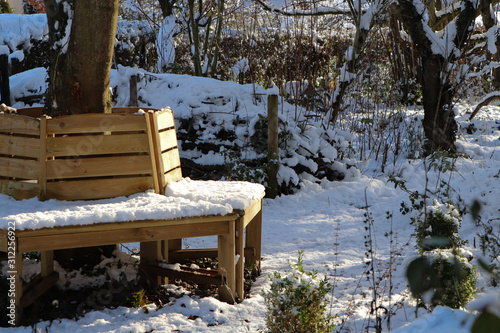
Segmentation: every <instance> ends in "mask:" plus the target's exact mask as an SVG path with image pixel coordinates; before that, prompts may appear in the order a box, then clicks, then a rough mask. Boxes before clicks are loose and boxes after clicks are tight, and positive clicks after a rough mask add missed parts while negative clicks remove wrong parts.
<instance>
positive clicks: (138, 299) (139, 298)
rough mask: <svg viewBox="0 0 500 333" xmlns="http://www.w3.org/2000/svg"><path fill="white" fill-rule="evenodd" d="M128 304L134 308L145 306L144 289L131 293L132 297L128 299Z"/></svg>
mask: <svg viewBox="0 0 500 333" xmlns="http://www.w3.org/2000/svg"><path fill="white" fill-rule="evenodd" d="M128 300H129V301H130V304H131V305H132V306H133V307H135V308H141V307H144V306H146V292H145V291H144V289H141V290H139V291H136V292H135V293H132V299H128Z"/></svg>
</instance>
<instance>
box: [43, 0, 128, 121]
mask: <svg viewBox="0 0 500 333" xmlns="http://www.w3.org/2000/svg"><path fill="white" fill-rule="evenodd" d="M65 5H69V7H70V8H71V9H72V13H71V12H69V13H68V11H65V8H68V7H67V6H65ZM118 7H119V2H118V0H109V1H98V0H87V1H81V0H80V1H74V0H69V1H67V2H57V1H56V0H47V1H46V11H47V20H48V24H49V38H50V39H51V42H52V45H57V46H58V47H57V48H56V50H55V51H54V53H55V54H54V55H53V56H52V59H51V64H50V70H49V80H50V84H49V91H48V95H47V98H46V107H47V109H48V110H47V112H48V114H49V115H51V116H58V115H64V114H79V113H106V112H108V113H109V112H111V95H110V91H109V87H110V85H109V76H110V72H111V63H112V59H113V50H114V43H115V36H116V25H117V20H118ZM68 16H69V17H70V18H71V17H72V24H71V26H70V27H69V29H67V23H66V21H67V18H68ZM69 30H70V31H71V32H70V35H69V39H68V38H66V33H67V31H69Z"/></svg>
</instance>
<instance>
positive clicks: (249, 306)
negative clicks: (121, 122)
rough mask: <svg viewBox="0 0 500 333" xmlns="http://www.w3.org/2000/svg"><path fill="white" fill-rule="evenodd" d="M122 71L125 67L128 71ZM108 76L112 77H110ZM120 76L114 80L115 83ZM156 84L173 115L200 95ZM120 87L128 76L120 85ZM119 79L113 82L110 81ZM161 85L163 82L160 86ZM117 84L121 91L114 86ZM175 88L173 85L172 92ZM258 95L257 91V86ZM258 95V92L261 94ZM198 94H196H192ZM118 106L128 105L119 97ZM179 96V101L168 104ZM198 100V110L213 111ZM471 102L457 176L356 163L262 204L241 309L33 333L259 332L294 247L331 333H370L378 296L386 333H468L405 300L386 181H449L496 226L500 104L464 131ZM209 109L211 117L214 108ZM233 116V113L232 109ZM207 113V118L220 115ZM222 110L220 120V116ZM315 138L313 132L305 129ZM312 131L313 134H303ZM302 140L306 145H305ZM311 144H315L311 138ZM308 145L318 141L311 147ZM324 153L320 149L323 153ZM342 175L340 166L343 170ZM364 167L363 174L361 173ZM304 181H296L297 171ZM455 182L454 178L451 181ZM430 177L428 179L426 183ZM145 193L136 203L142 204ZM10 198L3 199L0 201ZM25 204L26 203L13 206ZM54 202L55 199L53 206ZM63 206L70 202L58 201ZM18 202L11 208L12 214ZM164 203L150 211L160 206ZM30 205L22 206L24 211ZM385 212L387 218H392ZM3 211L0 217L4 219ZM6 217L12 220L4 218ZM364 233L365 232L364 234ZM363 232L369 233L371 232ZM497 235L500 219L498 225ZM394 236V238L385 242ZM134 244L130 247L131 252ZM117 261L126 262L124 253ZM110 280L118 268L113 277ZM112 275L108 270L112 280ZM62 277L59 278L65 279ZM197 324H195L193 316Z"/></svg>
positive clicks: (175, 308) (115, 319) (443, 313)
mask: <svg viewBox="0 0 500 333" xmlns="http://www.w3.org/2000/svg"><path fill="white" fill-rule="evenodd" d="M124 70H125V69H124ZM44 75H45V74H44V71H43V70H35V71H33V72H32V77H31V78H29V80H23V82H20V81H15V80H14V82H13V83H14V84H13V91H14V92H15V94H19V91H20V90H24V91H27V89H28V88H26V87H30V89H32V90H36V91H40V90H43V88H42V87H41V86H43V84H44V83H43V82H44V81H45V77H44ZM112 79H113V78H112ZM114 79H115V80H116V79H119V77H115V78H114ZM162 80H163V81H161V82H163V83H161V84H160V83H158V84H157V83H155V81H151V82H150V83H148V84H145V86H144V87H143V88H142V92H141V94H142V96H144V99H145V100H147V101H150V102H153V103H155V102H156V103H157V104H153V105H151V107H162V106H165V104H166V103H167V105H168V100H167V99H166V97H165V91H166V88H165V82H167V81H168V82H169V84H170V85H171V86H175V84H176V82H175V81H176V80H178V81H179V82H178V83H177V84H179V85H180V87H181V88H183V87H184V88H183V89H178V90H177V91H176V92H175V94H176V95H175V96H174V95H173V93H172V94H171V95H169V97H168V98H171V101H174V102H175V105H172V106H173V107H174V112H176V111H177V112H178V114H177V116H179V114H180V115H184V114H185V113H186V112H187V108H186V107H185V105H184V104H183V102H182V101H194V102H195V103H197V102H196V101H195V100H196V98H198V97H197V95H196V94H195V93H194V92H193V91H192V90H190V89H188V88H189V87H188V86H187V85H186V86H184V85H183V83H182V80H193V81H195V79H193V78H188V77H186V76H174V75H173V76H168V75H165V76H163V77H162ZM199 80H200V87H203V89H206V91H204V94H203V95H199V96H200V97H199V98H206V97H207V96H209V95H210V94H211V96H220V95H224V94H227V92H228V91H231V94H246V95H245V96H240V97H239V100H240V101H247V100H250V99H251V97H249V96H252V91H251V89H249V86H245V87H243V88H241V89H240V88H238V89H236V87H237V85H236V84H234V83H227V82H219V81H216V80H209V79H199ZM124 81H125V82H124V83H123V87H124V86H125V84H126V82H127V80H124ZM115 82H116V81H115ZM158 82H160V81H158ZM121 87H122V86H121V85H118V88H119V89H120V88H121ZM178 87H179V86H178ZM260 89H262V88H260ZM262 91H263V92H264V90H263V89H262ZM196 93H197V94H198V93H199V91H197V92H196ZM120 96H121V97H120V98H122V99H123V101H122V102H123V103H126V102H127V100H126V98H125V97H124V95H123V94H122V95H120ZM148 96H149V98H147V97H148ZM174 97H175V99H174ZM204 105H205V106H203V104H202V103H200V108H203V107H206V108H208V107H209V106H206V105H212V106H213V105H214V104H204ZM16 106H17V107H19V106H20V105H16ZM257 106H258V105H256V104H252V103H249V104H248V105H245V106H244V107H242V109H241V110H242V111H241V112H243V113H244V112H250V111H251V112H254V111H253V110H254V108H256V107H257ZM473 107H474V106H473V105H460V106H459V108H458V113H459V115H458V117H457V119H458V121H459V122H460V125H461V130H460V132H459V141H458V143H457V146H458V147H459V150H460V151H461V152H464V153H466V154H468V155H469V156H470V157H471V158H461V159H458V160H457V161H456V171H454V172H453V173H452V174H451V176H450V173H449V172H447V173H444V174H443V173H439V172H438V171H437V170H434V169H432V168H431V169H430V170H427V171H426V169H429V168H426V166H429V161H426V162H425V163H424V161H423V160H421V159H418V160H405V159H400V160H399V162H398V163H397V164H396V165H395V166H393V167H390V168H388V167H387V168H385V172H380V167H379V166H378V165H377V162H375V161H365V162H363V163H359V164H358V166H359V169H355V168H351V169H349V170H350V171H349V172H346V177H345V179H344V180H343V181H335V182H332V181H327V180H322V181H315V179H313V178H312V177H310V176H307V177H303V178H302V179H301V183H300V184H301V185H300V187H301V188H300V190H298V191H297V193H296V194H294V195H289V196H281V197H278V198H276V199H274V200H270V199H265V201H264V215H263V240H262V245H263V253H262V256H263V258H262V259H263V260H262V273H263V274H262V275H261V276H260V277H259V278H258V279H257V281H256V282H255V283H254V284H253V286H252V290H251V297H250V298H248V299H245V300H244V301H243V302H242V303H240V304H237V305H228V304H225V303H221V302H219V301H218V300H216V299H215V298H212V297H206V298H198V297H195V296H189V295H184V296H182V297H180V298H177V299H174V300H172V302H170V303H169V304H167V305H165V306H164V307H162V308H156V307H155V306H153V305H148V306H147V309H148V311H145V310H144V309H142V308H125V307H120V308H117V309H105V310H102V311H93V312H90V313H87V314H86V315H85V316H84V317H83V318H80V319H78V320H68V319H63V320H60V321H59V320H57V321H54V322H42V323H39V324H38V325H37V327H36V330H41V331H45V330H46V328H47V330H48V331H49V332H61V333H62V332H138V333H139V332H151V331H154V332H257V331H259V330H265V312H266V307H265V302H264V298H263V295H262V290H266V289H268V288H269V286H270V280H269V277H268V274H270V273H272V272H274V271H281V272H283V271H285V270H287V269H288V262H289V261H291V262H295V261H296V259H297V257H298V251H299V250H303V251H304V267H305V268H306V269H309V270H310V269H315V270H317V271H318V272H319V274H320V275H321V276H327V277H328V279H329V281H330V282H331V283H332V284H333V285H334V290H333V293H332V294H331V295H329V301H330V304H331V305H330V307H329V310H330V311H331V314H332V315H338V317H337V319H336V320H335V321H336V323H337V327H336V329H340V328H341V329H342V330H343V331H344V332H365V331H370V332H371V331H373V329H367V328H366V327H368V326H373V324H374V322H373V320H374V316H373V314H370V309H371V306H372V304H373V301H374V295H377V302H379V303H377V304H376V305H381V306H383V307H385V308H386V309H388V310H390V313H392V315H391V318H390V327H389V325H388V324H389V320H388V317H387V316H383V318H384V331H389V330H394V331H396V332H399V333H410V332H454V333H462V332H468V330H469V328H470V324H471V322H472V319H473V316H474V314H472V313H470V312H467V311H466V310H450V309H448V308H443V307H438V308H436V309H435V310H434V312H433V313H432V314H427V313H425V311H424V310H422V309H421V310H419V313H418V318H416V316H415V307H414V305H415V303H414V301H413V300H412V299H411V297H410V296H409V293H408V290H407V288H406V280H405V267H406V264H407V263H408V262H409V261H410V260H411V259H412V258H414V257H415V256H417V251H416V249H415V238H414V236H413V233H414V227H413V226H412V225H410V217H409V216H408V215H402V214H401V213H400V205H401V203H402V202H403V201H405V202H407V203H408V202H409V199H408V194H407V193H406V192H404V191H402V190H400V189H399V188H395V186H394V184H393V183H391V182H388V178H389V176H391V175H394V176H398V177H399V178H400V179H402V180H404V181H406V186H407V188H408V189H409V190H411V191H419V192H421V193H422V192H423V190H424V187H425V184H426V182H427V184H428V187H429V189H430V190H432V191H434V190H436V187H439V184H440V181H441V180H444V181H446V182H449V183H450V185H451V187H452V188H453V191H452V192H451V198H452V199H454V200H457V199H460V200H461V202H462V203H463V204H462V206H463V207H462V208H464V207H465V206H467V205H470V204H472V202H473V201H474V200H479V201H480V202H481V203H482V211H481V218H482V220H483V221H484V222H486V221H489V220H492V222H495V221H496V222H498V220H495V219H498V218H499V217H500V211H499V208H500V205H499V203H500V178H499V177H500V107H496V106H489V107H485V108H483V109H482V110H481V112H480V113H479V115H478V116H477V117H476V118H475V119H474V120H473V122H472V123H474V127H475V130H473V129H471V128H470V130H469V132H470V133H471V134H468V133H467V131H466V130H465V128H466V127H468V126H469V123H468V122H467V121H466V119H467V118H468V115H467V114H466V111H467V110H468V109H473ZM207 112H209V113H210V110H208V111H207ZM228 112H229V111H228ZM217 114H218V113H216V112H211V116H212V117H217ZM226 116H227V112H226V113H220V117H226ZM310 132H311V131H310ZM309 134H310V133H309ZM304 141H307V140H305V139H304ZM310 141H311V140H310ZM310 144H311V145H313V144H314V142H312V141H311V142H310ZM325 149H326V148H325ZM343 170H344V171H346V169H343ZM357 170H360V171H361V172H359V171H357ZM299 176H300V175H299ZM450 177H451V178H450ZM426 178H427V181H426ZM145 197H146V196H143V197H141V200H142V199H144V198H145ZM0 199H2V200H8V199H6V198H5V197H3V198H0ZM16 205H20V206H22V205H23V203H22V202H18V203H16ZM25 205H27V206H28V205H29V206H30V207H25V208H29V209H31V210H32V209H33V207H34V205H33V204H32V201H26V203H25ZM51 205H56V206H57V202H51ZM60 205H61V208H64V206H66V205H67V203H61V204H60ZM13 207H14V206H9V209H12V208H13ZM158 208H160V209H161V207H156V209H158ZM29 209H28V210H29ZM367 213H371V217H372V219H373V223H372V224H367V223H366V220H367V219H366V217H365V214H367ZM388 213H389V214H390V215H392V217H388ZM6 214H7V213H6V212H4V211H2V212H0V217H3V218H5V217H6ZM8 214H12V212H9V213H8ZM368 227H369V228H368ZM367 228H368V230H367ZM495 230H497V231H498V223H497V224H496V225H495ZM482 231H483V230H481V229H478V228H477V227H476V226H475V223H474V222H473V221H472V219H471V217H470V214H465V216H464V219H463V222H462V226H461V229H460V234H461V236H462V237H463V238H464V239H465V240H468V244H467V245H466V246H465V247H466V249H467V250H469V251H471V252H472V253H473V254H474V257H475V259H474V261H473V263H474V264H476V265H477V258H478V257H480V256H481V251H480V249H479V248H478V247H479V245H478V244H479V239H478V237H477V236H476V233H477V232H482ZM369 232H371V237H372V238H371V239H372V241H373V244H374V256H375V261H374V265H375V269H374V275H375V278H376V279H377V278H378V277H381V283H380V284H378V285H376V286H375V287H374V284H373V281H372V277H371V276H368V275H366V272H367V267H366V265H365V258H366V257H365V254H366V251H367V248H366V247H365V241H366V240H367V238H366V237H368V236H369ZM391 235H392V236H391ZM184 243H185V245H186V246H189V247H190V248H195V247H213V246H215V239H214V238H195V239H188V240H186V241H185V242H184ZM135 246H137V245H134V244H132V245H130V246H129V247H130V248H133V247H135ZM120 258H121V259H123V260H125V259H124V257H123V254H121V255H120ZM35 268H36V264H33V263H30V262H26V267H25V269H24V271H25V272H26V274H29V273H30V272H33V271H34V269H35ZM113 274H116V271H115V272H114V273H113ZM113 274H110V275H112V276H113ZM480 274H481V272H480V271H478V285H479V287H480V291H479V294H481V293H489V294H491V293H497V294H500V293H499V291H498V290H495V289H492V288H491V287H489V286H488V284H487V282H488V278H487V277H484V276H481V275H480ZM76 276H77V277H74V278H73V280H74V281H72V285H81V284H83V283H87V282H88V281H85V280H84V278H83V277H82V276H80V275H76ZM65 281H66V280H63V281H62V283H64V282H65ZM193 318H196V319H193ZM1 331H2V332H3V331H5V332H26V331H32V328H31V327H25V328H2V329H1Z"/></svg>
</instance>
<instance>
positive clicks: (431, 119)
mask: <svg viewBox="0 0 500 333" xmlns="http://www.w3.org/2000/svg"><path fill="white" fill-rule="evenodd" d="M464 8H465V9H463V10H462V12H461V13H460V14H459V16H458V18H457V21H456V22H457V34H456V37H455V41H454V42H455V46H456V47H457V48H459V49H460V48H461V47H462V46H463V44H464V43H465V40H466V35H467V33H468V27H469V23H470V18H469V16H470V13H469V9H470V8H469V7H468V5H465V6H464ZM393 10H399V12H400V15H401V16H402V17H403V18H404V19H403V25H404V27H405V29H406V30H407V32H408V34H409V35H410V36H411V39H412V41H413V43H414V45H415V47H416V49H417V51H418V55H419V57H420V59H421V62H422V67H421V72H420V73H419V75H420V78H421V82H422V97H423V104H424V120H423V127H424V134H425V141H424V153H425V154H426V155H429V154H431V153H433V152H435V151H437V150H445V151H449V152H455V151H456V147H455V141H456V132H457V128H458V126H457V123H456V120H455V114H454V112H453V106H452V102H453V97H454V94H455V91H454V88H453V87H452V85H451V84H450V78H449V75H448V74H447V72H446V69H447V64H448V63H453V62H455V61H456V59H453V58H451V56H450V59H445V58H444V57H443V56H442V55H441V54H435V53H434V52H433V50H432V43H431V41H430V40H429V38H428V36H427V34H426V32H425V29H424V24H425V23H424V22H423V20H422V15H421V14H420V13H419V12H418V11H417V9H416V8H415V5H414V4H413V2H412V1H409V0H399V1H398V7H397V8H395V7H393Z"/></svg>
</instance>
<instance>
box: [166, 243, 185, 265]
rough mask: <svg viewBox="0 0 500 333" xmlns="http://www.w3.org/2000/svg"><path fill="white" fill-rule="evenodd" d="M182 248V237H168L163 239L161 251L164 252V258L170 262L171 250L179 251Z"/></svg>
mask: <svg viewBox="0 0 500 333" xmlns="http://www.w3.org/2000/svg"><path fill="white" fill-rule="evenodd" d="M181 249H182V238H178V239H167V240H163V241H161V252H162V254H163V260H165V261H166V262H168V263H169V262H170V255H169V252H170V251H177V250H181Z"/></svg>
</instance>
